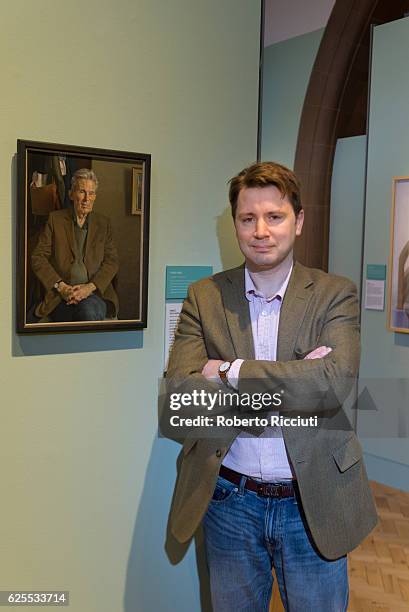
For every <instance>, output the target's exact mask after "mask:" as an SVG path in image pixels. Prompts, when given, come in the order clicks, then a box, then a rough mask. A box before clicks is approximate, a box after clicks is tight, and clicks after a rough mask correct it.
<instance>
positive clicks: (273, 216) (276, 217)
mask: <svg viewBox="0 0 409 612" xmlns="http://www.w3.org/2000/svg"><path fill="white" fill-rule="evenodd" d="M268 218H269V219H273V221H276V220H277V219H281V217H280V215H268Z"/></svg>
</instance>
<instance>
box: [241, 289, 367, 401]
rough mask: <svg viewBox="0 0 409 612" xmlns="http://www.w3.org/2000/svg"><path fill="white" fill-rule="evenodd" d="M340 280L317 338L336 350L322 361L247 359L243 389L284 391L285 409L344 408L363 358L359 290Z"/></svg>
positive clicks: (243, 371) (322, 343)
mask: <svg viewBox="0 0 409 612" xmlns="http://www.w3.org/2000/svg"><path fill="white" fill-rule="evenodd" d="M340 280H341V281H342V283H341V282H340V283H337V287H336V290H335V291H334V290H333V291H332V295H331V296H330V297H329V303H328V307H327V310H326V314H325V319H324V323H323V327H322V331H321V334H320V337H319V339H318V340H317V347H318V346H328V347H330V348H331V349H332V351H331V352H330V353H329V354H328V355H327V356H326V357H324V358H321V359H306V360H305V359H302V358H300V359H295V360H291V361H287V362H281V361H264V360H246V361H244V362H243V363H242V365H241V368H240V373H239V381H238V386H239V392H240V393H243V392H248V393H251V392H254V391H255V390H256V389H257V391H259V392H266V391H270V392H271V391H272V390H273V391H278V390H280V391H284V394H283V395H282V406H281V408H280V412H285V411H286V410H297V411H301V412H309V411H312V412H316V413H319V412H321V411H324V410H327V409H331V408H339V406H340V405H341V404H342V403H343V402H344V401H345V399H346V398H347V397H348V395H349V393H350V391H351V389H352V387H353V385H354V382H355V380H356V376H357V373H358V368H359V358H360V333H359V307H358V298H357V290H356V287H355V285H354V284H353V283H352V282H351V281H349V280H347V279H340Z"/></svg>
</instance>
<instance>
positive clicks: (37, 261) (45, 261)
mask: <svg viewBox="0 0 409 612" xmlns="http://www.w3.org/2000/svg"><path fill="white" fill-rule="evenodd" d="M53 240H54V217H53V214H52V213H50V214H49V215H48V220H47V223H46V224H45V226H44V228H43V230H42V232H41V234H40V236H39V239H38V242H37V245H36V247H35V248H34V250H33V253H32V255H31V267H32V269H33V272H34V274H35V275H36V276H37V278H38V279H39V280H40V281H41V283H42V284H43V285H44V287H45V289H46V290H47V291H49V290H50V289H52V288H53V286H54V285H55V283H56V282H57V281H59V280H65V279H63V278H62V276H61V275H60V274H58V272H57V271H56V270H55V268H54V267H53V266H52V264H51V263H50V260H51V255H52V248H53Z"/></svg>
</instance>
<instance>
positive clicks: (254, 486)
mask: <svg viewBox="0 0 409 612" xmlns="http://www.w3.org/2000/svg"><path fill="white" fill-rule="evenodd" d="M219 474H220V476H222V478H225V479H226V480H228V481H229V482H232V483H233V484H235V485H240V483H241V479H242V478H243V476H245V474H240V473H239V472H235V471H234V470H231V469H230V468H228V467H226V466H225V465H221V466H220V471H219ZM245 478H246V482H245V485H244V488H245V489H248V490H249V491H254V492H255V493H257V494H258V495H260V496H261V497H293V496H294V495H295V491H294V488H295V487H296V486H297V484H296V481H294V480H293V481H291V483H289V484H282V483H275V482H257V480H253V479H252V478H250V476H245Z"/></svg>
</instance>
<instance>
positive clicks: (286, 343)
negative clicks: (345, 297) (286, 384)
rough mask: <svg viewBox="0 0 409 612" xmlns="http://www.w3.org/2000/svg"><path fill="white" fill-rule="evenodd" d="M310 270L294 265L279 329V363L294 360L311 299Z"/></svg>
mask: <svg viewBox="0 0 409 612" xmlns="http://www.w3.org/2000/svg"><path fill="white" fill-rule="evenodd" d="M313 282H314V281H313V280H312V279H311V278H310V275H309V273H308V268H305V267H304V266H302V265H301V264H299V263H297V262H296V263H294V268H293V272H292V274H291V278H290V282H289V283H288V287H287V291H286V293H285V296H284V300H283V304H282V306H281V312H280V323H279V327H278V341H277V361H290V360H291V359H293V354H294V347H295V342H296V340H297V336H298V332H299V330H300V328H301V325H302V324H303V322H304V316H305V312H306V310H307V306H308V302H309V300H310V299H311V295H312V291H311V285H313Z"/></svg>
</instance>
